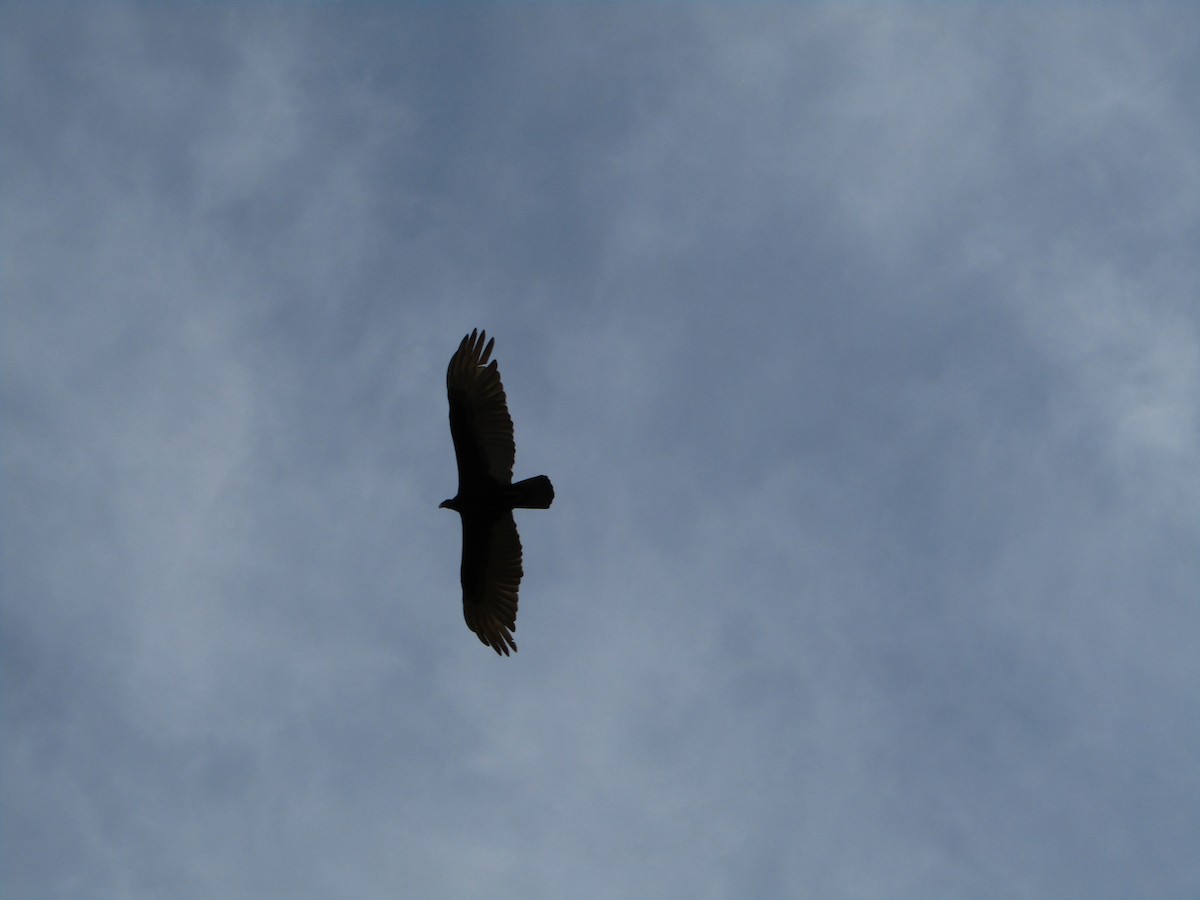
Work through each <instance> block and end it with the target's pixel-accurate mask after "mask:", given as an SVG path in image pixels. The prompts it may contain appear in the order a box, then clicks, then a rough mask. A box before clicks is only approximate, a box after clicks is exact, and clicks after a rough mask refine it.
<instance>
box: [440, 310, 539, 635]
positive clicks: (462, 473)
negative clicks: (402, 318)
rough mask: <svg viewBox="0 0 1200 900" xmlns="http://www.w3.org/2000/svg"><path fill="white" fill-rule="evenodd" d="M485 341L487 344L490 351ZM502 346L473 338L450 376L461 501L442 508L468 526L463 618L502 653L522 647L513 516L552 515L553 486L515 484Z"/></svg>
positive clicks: (453, 361)
mask: <svg viewBox="0 0 1200 900" xmlns="http://www.w3.org/2000/svg"><path fill="white" fill-rule="evenodd" d="M484 341H487V344H486V346H485V345H484ZM495 343H496V339H495V338H492V340H490V341H488V340H487V332H486V331H480V332H476V331H472V332H471V333H470V334H468V335H467V336H466V337H464V338H463V339H462V343H461V344H459V345H458V350H457V351H455V353H454V355H453V356H452V357H450V365H449V367H448V368H447V369H446V393H447V394H449V396H450V436H451V437H453V438H454V455H455V456H457V457H458V495H457V496H455V497H453V498H451V499H449V500H445V501H443V502H442V504H441V506H440V507H439V508H440V509H453V510H455V511H456V512H457V513H458V514H459V516H460V517H461V518H462V533H463V546H462V569H461V576H462V589H463V617H464V618H466V620H467V627H468V628H470V629H471V630H472V631H473V632H475V634H476V635H477V636H478V637H479V640H481V641H482V642H483V643H485V644H487V645H488V646H489V647H491V648H492V649H493V650H495V651H496V652H497V653H503V654H504V655H505V656H508V651H509V650H510V649H511V650H512V651H513V652H514V653H515V652H516V650H517V645H516V644H515V643H514V642H513V638H512V633H513V632H514V631H515V630H516V628H517V589H518V588H519V587H520V586H521V575H522V574H524V573H523V571H522V569H521V539H520V538H519V537H517V523H516V522H514V521H513V514H512V511H513V509H514V508H520V509H549V508H550V503H551V501H552V500H554V486H553V485H552V484H550V479H549V478H547V477H546V476H545V475H538V476H536V477H534V478H526V479H525V480H524V481H518V482H517V483H516V484H513V483H512V467H513V457H514V455H515V454H516V450H515V448H514V447H513V424H512V417H510V416H509V414H508V402H507V400H506V399H505V396H504V385H502V384H501V383H500V372H499V370H497V368H496V361H495V360H492V362H491V363H490V364H489V363H488V357H489V356H491V355H492V345H493V344H495Z"/></svg>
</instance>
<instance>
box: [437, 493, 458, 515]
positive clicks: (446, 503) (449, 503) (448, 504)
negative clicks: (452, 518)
mask: <svg viewBox="0 0 1200 900" xmlns="http://www.w3.org/2000/svg"><path fill="white" fill-rule="evenodd" d="M457 499H458V498H457V497H452V498H450V499H449V500H443V501H442V502H441V503H439V504H438V509H453V510H455V511H456V512H457V511H458V504H457V503H455V502H454V501H455V500H457Z"/></svg>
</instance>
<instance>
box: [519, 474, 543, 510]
mask: <svg viewBox="0 0 1200 900" xmlns="http://www.w3.org/2000/svg"><path fill="white" fill-rule="evenodd" d="M510 490H511V491H512V505H513V506H514V507H516V508H518V509H549V508H550V504H551V502H552V501H553V500H554V485H552V484H551V483H550V479H549V478H547V477H546V476H545V475H535V476H534V477H533V478H526V479H525V480H524V481H518V482H517V483H516V484H514V485H512V487H511V488H510Z"/></svg>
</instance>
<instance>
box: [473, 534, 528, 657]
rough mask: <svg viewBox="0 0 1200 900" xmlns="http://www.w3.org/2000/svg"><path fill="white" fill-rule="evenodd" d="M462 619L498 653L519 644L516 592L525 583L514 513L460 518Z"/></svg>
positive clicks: (504, 652)
mask: <svg viewBox="0 0 1200 900" xmlns="http://www.w3.org/2000/svg"><path fill="white" fill-rule="evenodd" d="M462 523H463V555H462V587H463V618H465V619H466V620H467V627H468V628H470V629H471V630H472V631H473V632H475V634H476V635H477V636H478V637H479V640H481V641H482V642H483V643H485V644H487V645H488V646H489V647H491V648H492V649H493V650H495V651H496V652H497V653H503V654H504V655H505V656H508V655H509V654H508V651H509V648H512V651H513V652H514V653H515V652H516V650H517V645H516V643H515V642H514V641H513V637H512V633H513V632H514V631H516V630H517V591H518V589H519V588H520V587H521V575H522V574H524V572H523V570H522V568H521V539H520V537H519V536H518V535H517V523H516V522H514V521H513V517H512V513H511V512H504V513H501V514H500V515H499V516H497V517H487V516H484V515H481V514H474V515H471V514H467V515H464V516H463V517H462Z"/></svg>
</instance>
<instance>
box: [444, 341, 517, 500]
mask: <svg viewBox="0 0 1200 900" xmlns="http://www.w3.org/2000/svg"><path fill="white" fill-rule="evenodd" d="M484 341H487V332H486V331H480V332H476V331H472V332H471V333H470V334H468V335H467V336H466V337H464V338H463V339H462V343H461V344H459V345H458V350H456V351H455V353H454V355H453V356H452V357H450V365H449V366H448V367H447V369H446V393H447V394H448V395H449V397H450V434H451V436H452V437H453V438H454V453H455V456H457V458H458V483H459V490H460V491H461V490H462V487H463V485H464V484H472V483H475V482H477V481H479V480H481V475H482V474H485V473H486V474H487V475H490V476H491V477H492V478H494V479H495V480H496V481H498V482H500V483H501V484H509V483H510V482H511V481H512V468H513V457H514V456H515V455H516V451H515V449H514V447H513V424H512V417H511V416H510V415H509V414H508V400H507V398H506V397H505V396H504V385H502V384H501V383H500V370H499V369H498V368H497V367H496V361H495V360H492V362H491V363H490V364H488V357H489V356H491V355H492V345H493V344H494V343H495V339H494V338H493V339H492V340H490V341H487V343H486V345H485V344H484Z"/></svg>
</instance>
